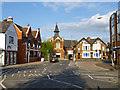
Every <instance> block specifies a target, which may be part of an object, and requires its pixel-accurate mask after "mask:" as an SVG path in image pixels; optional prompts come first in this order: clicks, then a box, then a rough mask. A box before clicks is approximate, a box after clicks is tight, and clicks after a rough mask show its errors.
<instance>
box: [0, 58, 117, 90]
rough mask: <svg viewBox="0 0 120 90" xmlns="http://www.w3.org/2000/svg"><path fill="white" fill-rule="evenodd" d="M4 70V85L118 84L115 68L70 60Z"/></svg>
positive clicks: (66, 86)
mask: <svg viewBox="0 0 120 90" xmlns="http://www.w3.org/2000/svg"><path fill="white" fill-rule="evenodd" d="M78 62H79V61H78ZM3 72H4V73H3V75H2V81H1V86H2V87H3V88H81V89H85V88H98V89H99V88H114V89H115V88H116V89H117V88H118V83H117V82H118V81H117V78H118V77H117V72H116V71H110V70H95V71H94V70H89V68H88V69H86V68H81V67H79V66H78V65H77V63H76V62H73V61H70V60H66V61H64V60H61V61H59V62H57V63H42V64H39V65H32V66H25V67H19V68H17V67H16V68H11V69H5V70H3Z"/></svg>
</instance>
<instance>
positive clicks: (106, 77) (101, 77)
mask: <svg viewBox="0 0 120 90" xmlns="http://www.w3.org/2000/svg"><path fill="white" fill-rule="evenodd" d="M95 78H114V77H104V76H95Z"/></svg>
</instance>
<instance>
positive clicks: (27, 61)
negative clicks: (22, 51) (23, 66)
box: [26, 52, 29, 63]
mask: <svg viewBox="0 0 120 90" xmlns="http://www.w3.org/2000/svg"><path fill="white" fill-rule="evenodd" d="M26 63H29V52H27V60H26Z"/></svg>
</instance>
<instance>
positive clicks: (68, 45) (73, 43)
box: [64, 40, 77, 48]
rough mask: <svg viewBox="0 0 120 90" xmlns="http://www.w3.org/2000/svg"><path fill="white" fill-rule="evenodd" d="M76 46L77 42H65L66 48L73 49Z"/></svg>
mask: <svg viewBox="0 0 120 90" xmlns="http://www.w3.org/2000/svg"><path fill="white" fill-rule="evenodd" d="M75 44H77V40H64V47H67V48H72V46H73V45H75Z"/></svg>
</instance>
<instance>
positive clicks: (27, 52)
mask: <svg viewBox="0 0 120 90" xmlns="http://www.w3.org/2000/svg"><path fill="white" fill-rule="evenodd" d="M14 27H15V29H16V32H17V35H18V54H17V63H29V62H34V61H40V59H39V57H40V56H41V36H40V29H39V28H38V29H37V30H36V31H32V29H31V26H30V25H27V27H22V26H20V25H18V24H16V23H14Z"/></svg>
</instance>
